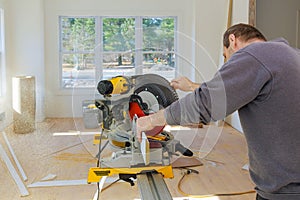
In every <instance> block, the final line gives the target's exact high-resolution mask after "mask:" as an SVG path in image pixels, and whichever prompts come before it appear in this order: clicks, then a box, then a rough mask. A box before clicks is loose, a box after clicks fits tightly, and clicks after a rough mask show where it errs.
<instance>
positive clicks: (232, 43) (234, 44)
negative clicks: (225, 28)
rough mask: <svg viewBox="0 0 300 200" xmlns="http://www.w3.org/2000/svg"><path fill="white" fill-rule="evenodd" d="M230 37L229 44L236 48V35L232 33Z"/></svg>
mask: <svg viewBox="0 0 300 200" xmlns="http://www.w3.org/2000/svg"><path fill="white" fill-rule="evenodd" d="M228 39H229V46H231V47H232V48H233V49H235V48H236V46H237V43H236V42H237V41H236V37H235V35H234V34H230V35H229V38H228Z"/></svg>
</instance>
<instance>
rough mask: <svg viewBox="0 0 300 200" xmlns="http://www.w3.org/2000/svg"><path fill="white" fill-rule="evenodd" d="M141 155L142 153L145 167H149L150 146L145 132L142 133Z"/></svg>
mask: <svg viewBox="0 0 300 200" xmlns="http://www.w3.org/2000/svg"><path fill="white" fill-rule="evenodd" d="M141 153H142V156H143V159H144V163H145V165H149V163H150V145H149V140H148V139H147V136H146V134H145V132H142V142H141Z"/></svg>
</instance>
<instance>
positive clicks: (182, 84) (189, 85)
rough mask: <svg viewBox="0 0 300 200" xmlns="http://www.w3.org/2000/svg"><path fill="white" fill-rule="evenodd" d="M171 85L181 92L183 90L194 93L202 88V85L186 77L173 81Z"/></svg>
mask: <svg viewBox="0 0 300 200" xmlns="http://www.w3.org/2000/svg"><path fill="white" fill-rule="evenodd" d="M170 85H171V86H172V87H173V88H174V89H179V90H182V91H185V92H190V91H194V90H195V89H197V88H198V87H200V85H199V84H198V83H194V82H192V81H191V80H190V79H188V78H187V77H185V76H181V77H178V78H175V79H173V80H172V81H171V83H170Z"/></svg>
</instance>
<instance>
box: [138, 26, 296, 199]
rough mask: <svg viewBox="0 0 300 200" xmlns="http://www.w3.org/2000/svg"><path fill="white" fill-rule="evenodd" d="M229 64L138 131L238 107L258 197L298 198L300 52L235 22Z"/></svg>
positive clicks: (227, 47) (186, 84) (228, 40)
mask: <svg viewBox="0 0 300 200" xmlns="http://www.w3.org/2000/svg"><path fill="white" fill-rule="evenodd" d="M223 45H224V49H223V55H224V57H225V59H226V60H227V62H226V63H225V64H224V65H223V66H222V67H221V68H220V69H219V71H218V72H217V73H216V74H215V76H214V77H213V78H212V79H211V80H210V81H207V82H204V83H202V84H201V85H200V86H199V85H198V86H197V87H196V86H195V83H193V82H191V81H190V80H188V79H186V78H182V77H181V78H177V79H175V80H173V81H172V82H171V85H172V86H173V87H174V88H176V89H183V90H191V89H193V92H192V93H189V94H188V95H186V96H185V97H183V98H181V99H179V100H178V101H176V102H174V103H173V104H171V105H170V106H168V107H167V108H165V109H164V110H160V111H159V112H157V113H155V114H153V115H149V116H146V117H142V118H139V119H138V120H137V131H138V133H139V134H140V133H141V132H142V131H145V130H150V129H152V128H153V127H155V126H158V125H163V124H169V125H175V124H176V125H179V124H185V123H199V122H202V123H208V122H210V121H215V120H221V119H223V118H224V117H226V116H227V115H229V114H231V113H233V112H234V111H236V110H238V113H239V117H240V121H241V125H242V127H243V132H244V134H245V137H246V140H247V145H248V154H249V164H250V176H251V178H252V180H253V182H254V183H255V184H256V191H257V197H256V198H257V199H270V200H299V199H300V153H299V152H300V123H299V119H300V92H299V91H300V51H299V50H298V49H294V48H292V47H290V46H289V45H288V43H287V41H286V40H284V39H282V38H279V39H276V40H272V41H266V39H265V37H264V36H263V35H262V34H261V33H260V32H259V31H258V30H257V29H256V28H254V27H252V26H250V25H246V24H237V25H234V26H232V27H230V28H229V29H228V30H227V31H226V32H225V33H224V37H223Z"/></svg>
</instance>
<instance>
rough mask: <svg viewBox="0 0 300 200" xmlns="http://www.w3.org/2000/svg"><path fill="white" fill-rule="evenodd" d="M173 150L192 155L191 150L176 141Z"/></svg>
mask: <svg viewBox="0 0 300 200" xmlns="http://www.w3.org/2000/svg"><path fill="white" fill-rule="evenodd" d="M175 151H179V152H180V153H181V154H182V155H184V156H189V157H191V156H193V152H192V151H191V150H189V149H187V148H185V147H184V146H183V145H182V144H180V143H177V144H176V146H175Z"/></svg>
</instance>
